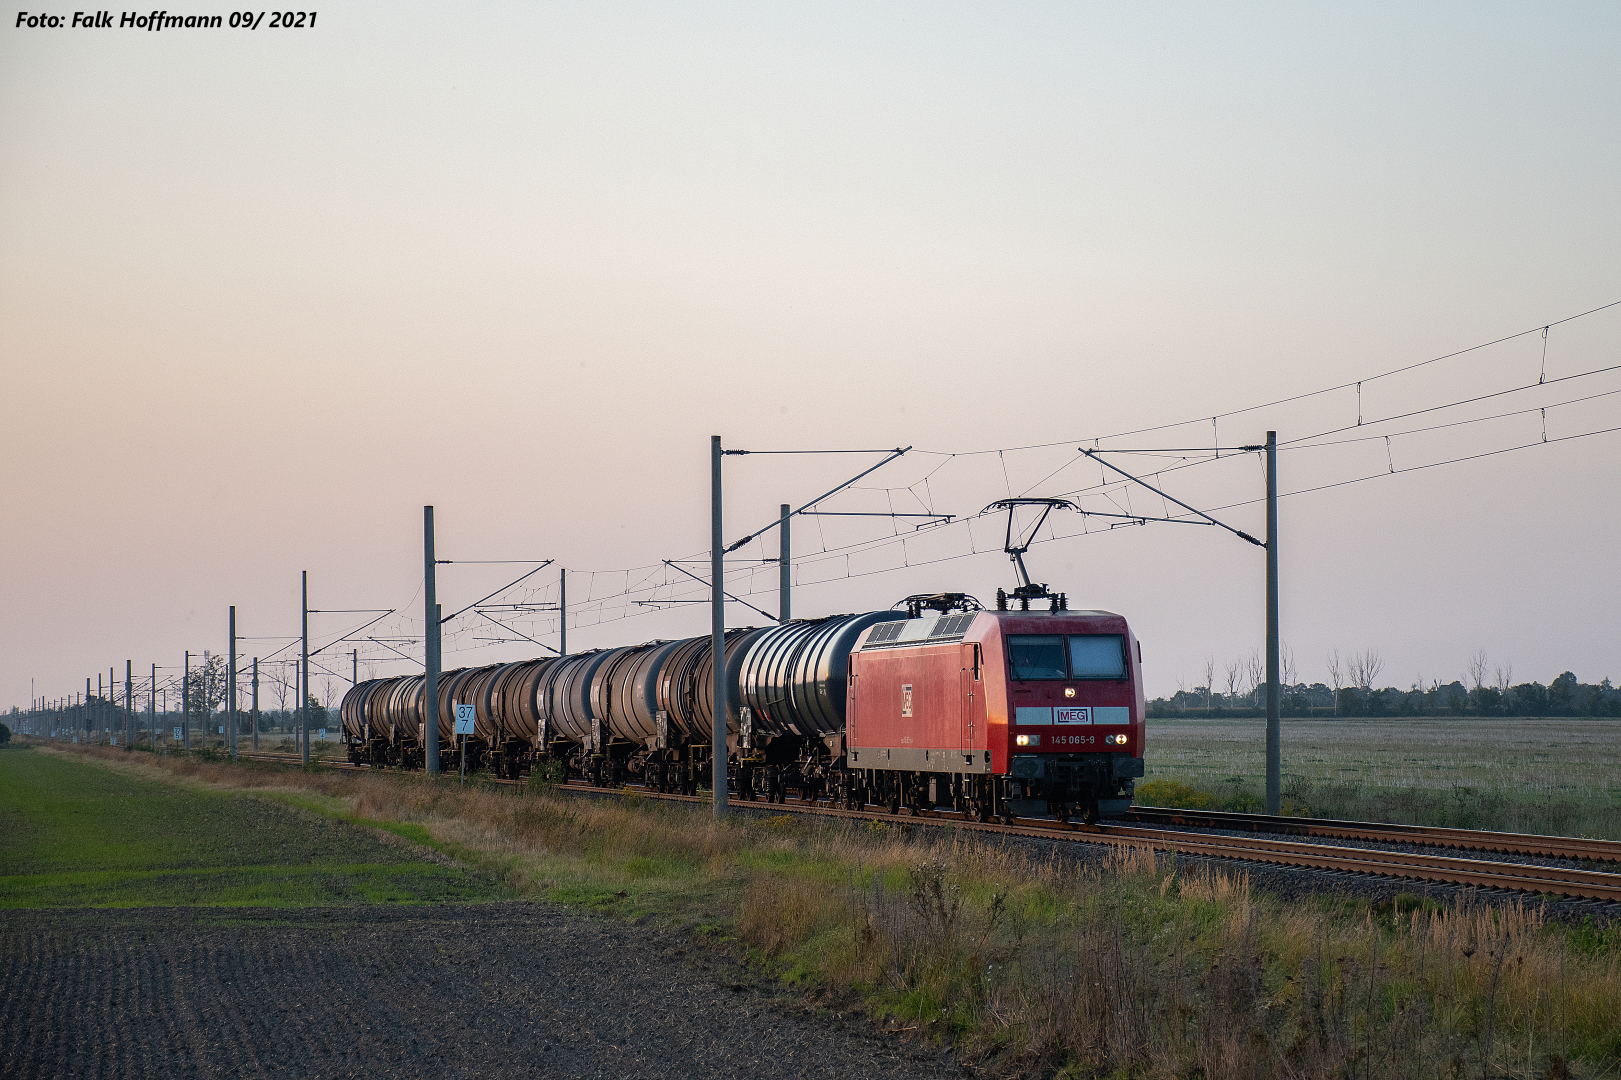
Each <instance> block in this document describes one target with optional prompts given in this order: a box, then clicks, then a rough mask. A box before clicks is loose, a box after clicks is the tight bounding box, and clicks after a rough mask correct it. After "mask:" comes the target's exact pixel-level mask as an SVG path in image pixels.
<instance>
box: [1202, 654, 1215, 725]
mask: <svg viewBox="0 0 1621 1080" xmlns="http://www.w3.org/2000/svg"><path fill="white" fill-rule="evenodd" d="M1215 692H1216V658H1215V657H1214V656H1207V657H1205V658H1204V711H1205V712H1206V713H1209V712H1210V697H1211V695H1212V694H1214V693H1215Z"/></svg>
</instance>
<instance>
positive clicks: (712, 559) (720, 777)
mask: <svg viewBox="0 0 1621 1080" xmlns="http://www.w3.org/2000/svg"><path fill="white" fill-rule="evenodd" d="M720 457H721V450H720V436H719V435H711V436H710V437H709V583H710V599H709V606H710V624H711V625H710V647H711V648H712V649H713V650H714V653H715V672H714V675H715V701H714V705H715V720H714V724H713V726H712V730H711V739H712V741H711V743H710V758H711V759H712V760H711V765H712V766H713V768H712V769H711V780H712V782H713V784H714V786H715V816H716V817H717V818H723V817H725V816H726V591H725V585H726V581H725V574H724V567H725V563H726V558H725V556H726V553H725V550H724V548H725V541H724V540H723V539H722V538H721V527H720Z"/></svg>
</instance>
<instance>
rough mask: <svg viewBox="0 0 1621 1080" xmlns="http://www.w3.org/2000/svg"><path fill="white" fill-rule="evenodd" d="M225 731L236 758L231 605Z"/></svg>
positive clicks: (233, 627)
mask: <svg viewBox="0 0 1621 1080" xmlns="http://www.w3.org/2000/svg"><path fill="white" fill-rule="evenodd" d="M225 712H226V719H225V730H226V732H227V733H228V736H229V738H230V740H231V756H232V757H236V605H235V604H232V605H231V651H230V655H229V656H228V657H226V668H225Z"/></svg>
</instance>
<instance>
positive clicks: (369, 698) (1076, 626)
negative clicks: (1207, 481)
mask: <svg viewBox="0 0 1621 1080" xmlns="http://www.w3.org/2000/svg"><path fill="white" fill-rule="evenodd" d="M958 599H959V600H960V599H961V598H958ZM963 606H964V607H968V608H969V609H968V610H962V611H960V612H956V611H954V610H953V609H951V608H949V607H947V608H946V610H944V611H943V612H942V614H940V615H938V616H933V615H922V613H921V611H920V610H918V609H917V607H916V606H915V605H914V607H913V610H911V611H910V612H902V611H877V612H866V613H862V614H856V615H837V616H832V617H829V618H825V619H811V620H795V621H792V622H788V623H784V624H781V625H777V626H771V627H767V628H765V629H755V628H744V629H737V630H730V631H727V634H726V663H725V673H726V679H727V687H726V689H727V695H726V697H727V716H726V742H725V745H724V746H723V747H719V748H716V747H713V746H712V745H711V741H712V738H711V735H712V720H711V717H712V714H713V700H714V695H713V678H714V662H713V649H712V644H711V640H710V638H708V637H707V636H705V637H696V638H687V639H683V640H678V641H652V642H647V643H645V644H642V645H634V646H629V647H624V648H617V649H602V650H595V651H592V652H586V653H576V654H571V655H568V656H560V657H547V658H542V659H537V660H530V661H523V662H519V663H512V664H501V665H494V666H490V667H484V668H469V669H460V670H457V671H450V672H446V673H444V674H443V675H442V676H441V677H440V681H439V701H438V702H437V705H438V710H437V711H438V715H437V717H430V716H429V715H427V713H428V710H427V709H425V708H424V702H423V681H424V680H423V677H422V676H420V675H415V676H407V677H404V678H396V679H378V680H372V681H369V682H363V683H360V684H359V685H357V686H355V687H354V688H353V689H352V690H351V691H350V692H349V694H347V695H346V696H345V697H344V701H343V705H342V720H343V732H344V740H345V742H346V743H347V744H348V751H349V757H350V760H351V761H354V762H356V763H367V764H373V765H389V766H397V767H405V768H421V767H422V765H423V763H424V760H425V757H426V754H425V747H424V744H423V741H422V738H423V734H424V733H425V732H427V733H432V732H434V731H435V730H437V732H438V736H439V742H440V750H441V753H452V752H453V751H455V750H459V749H461V740H458V739H457V738H456V737H455V736H454V735H453V730H454V727H453V720H454V716H455V707H456V706H457V705H465V704H471V705H473V706H474V715H475V723H474V727H475V733H474V735H472V736H470V737H467V738H466V739H465V744H466V752H467V754H468V766H469V768H489V769H490V770H492V771H494V772H496V773H497V774H499V775H502V776H505V777H508V778H512V779H516V778H518V777H519V776H521V775H523V774H524V773H536V772H540V771H545V772H547V773H548V774H550V775H551V776H553V777H555V778H558V779H563V778H567V777H569V776H580V777H584V778H586V779H588V780H590V781H591V782H593V783H596V784H599V785H605V786H608V785H617V784H619V783H621V782H623V781H625V780H627V779H639V780H641V781H642V782H643V783H646V784H647V785H648V786H650V787H652V788H654V789H656V790H660V791H675V792H683V793H687V794H693V793H696V791H697V790H698V788H699V786H700V784H702V785H704V786H707V783H708V780H709V778H710V776H711V775H712V766H711V764H710V762H711V761H712V760H713V756H712V755H713V754H714V753H716V752H720V753H723V754H725V755H726V759H727V762H728V776H729V787H731V788H733V789H734V790H735V792H736V795H737V797H738V798H740V799H745V800H747V799H754V798H764V799H767V800H772V801H783V800H785V799H786V798H787V797H788V793H789V792H791V791H792V792H797V794H798V795H799V797H800V798H802V799H806V800H811V799H817V798H821V797H828V798H832V799H833V800H835V801H837V802H839V803H841V804H843V805H845V806H848V807H852V808H859V807H863V806H866V805H869V804H873V803H876V804H878V805H881V806H885V807H887V808H888V809H889V810H890V811H891V812H898V811H899V810H900V808H901V807H903V806H907V807H911V808H912V809H913V810H914V811H916V812H928V811H930V810H933V809H935V808H939V807H949V808H952V809H954V810H958V811H961V812H963V813H965V814H966V815H967V816H969V817H971V818H975V819H979V820H985V819H988V818H990V817H993V816H996V817H1002V818H1005V819H1009V820H1011V818H1012V817H1014V816H1016V815H1018V816H1028V815H1035V814H1041V813H1050V814H1053V815H1055V816H1057V817H1058V818H1060V819H1067V818H1068V817H1069V816H1071V815H1072V814H1077V815H1079V816H1081V817H1083V818H1085V819H1086V820H1094V819H1096V818H1098V817H1100V816H1101V817H1109V816H1117V815H1119V814H1121V813H1124V811H1125V810H1126V808H1127V807H1128V806H1129V805H1130V803H1131V797H1132V792H1133V781H1134V780H1135V778H1137V777H1140V776H1142V775H1143V767H1142V766H1143V735H1144V726H1143V717H1144V698H1143V687H1142V678H1141V665H1142V650H1141V646H1140V645H1139V644H1138V643H1137V640H1136V638H1135V637H1134V636H1133V634H1132V632H1131V629H1130V628H1129V627H1128V626H1127V624H1126V621H1125V619H1124V618H1122V617H1121V616H1119V615H1115V614H1112V613H1110V612H1103V611H1069V610H1063V605H1062V603H1055V605H1054V606H1055V608H1058V609H1059V610H1054V611H1049V612H1031V611H1003V610H999V611H983V610H978V609H977V604H976V605H971V606H970V605H968V604H964V605H963ZM909 615H910V616H911V617H908V616H909ZM435 721H437V722H435Z"/></svg>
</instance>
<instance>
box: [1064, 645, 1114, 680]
mask: <svg viewBox="0 0 1621 1080" xmlns="http://www.w3.org/2000/svg"><path fill="white" fill-rule="evenodd" d="M1069 670H1070V672H1071V678H1076V679H1124V678H1125V677H1126V642H1125V638H1124V637H1122V636H1121V635H1119V634H1071V635H1070V636H1069Z"/></svg>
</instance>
